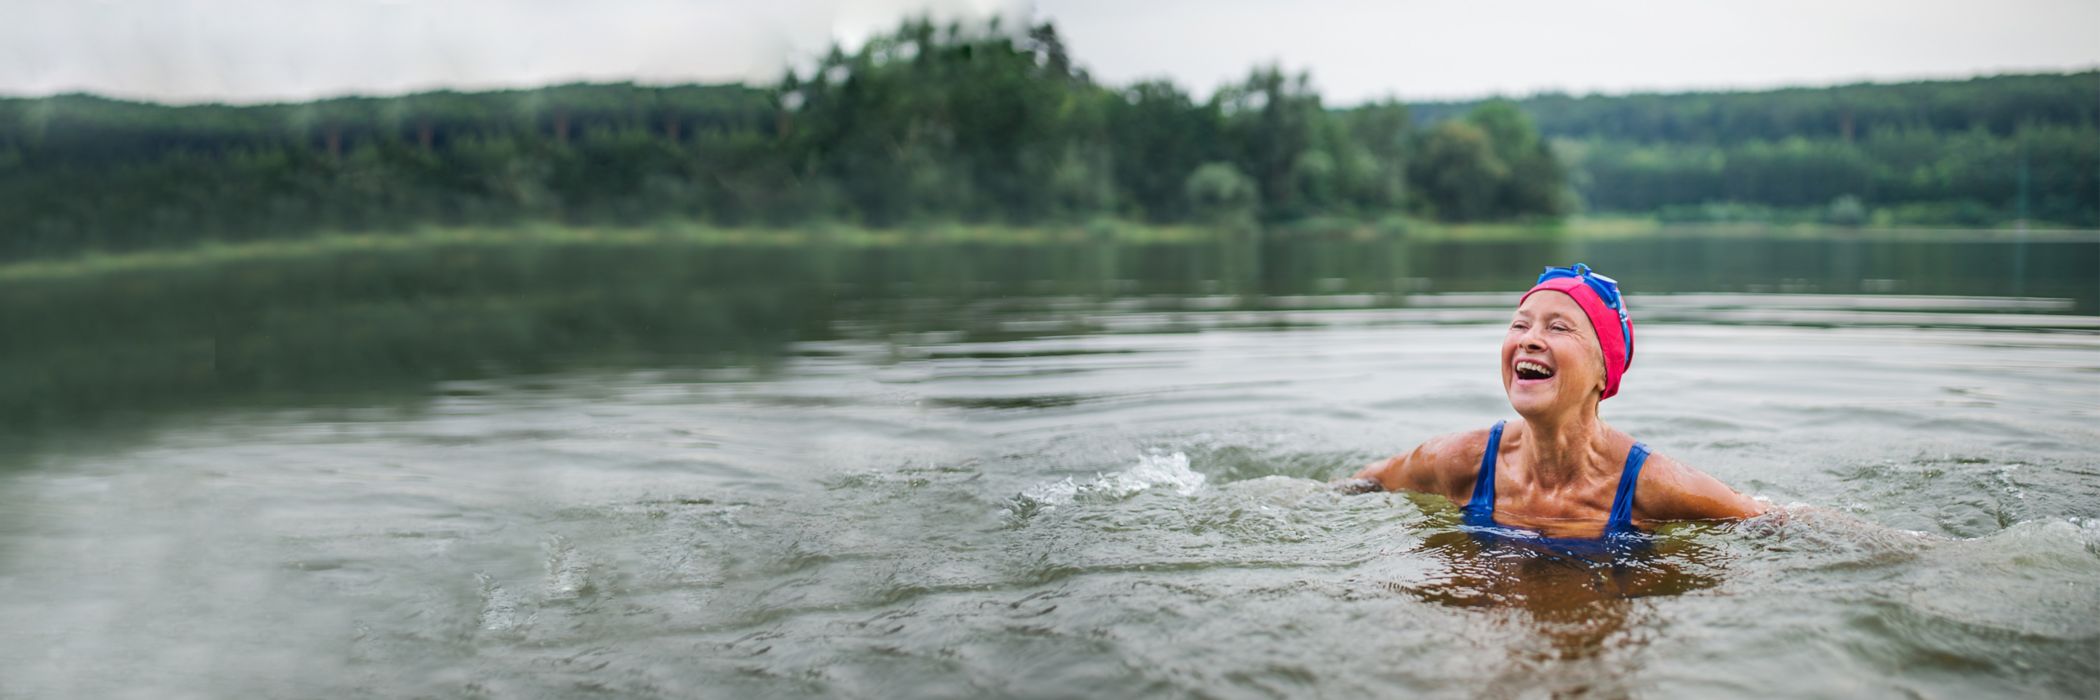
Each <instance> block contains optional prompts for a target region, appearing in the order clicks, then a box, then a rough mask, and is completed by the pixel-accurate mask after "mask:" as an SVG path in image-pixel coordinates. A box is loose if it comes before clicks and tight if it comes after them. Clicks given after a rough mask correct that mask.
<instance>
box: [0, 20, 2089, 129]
mask: <svg viewBox="0 0 2100 700" xmlns="http://www.w3.org/2000/svg"><path fill="white" fill-rule="evenodd" d="M918 14H930V15H932V16H934V17H936V18H941V19H969V20H979V19H982V18H987V17H991V16H993V15H998V16H1002V17H1005V18H1006V21H1007V22H1008V23H1009V25H1010V26H1011V25H1012V24H1014V23H1016V22H1020V21H1044V20H1048V21H1051V22H1054V23H1055V24H1056V25H1057V28H1058V31H1059V32H1060V33H1061V34H1062V35H1063V36H1064V38H1065V43H1066V45H1067V46H1068V47H1069V49H1070V52H1071V54H1072V56H1073V57H1074V58H1075V59H1076V60H1077V61H1078V62H1079V63H1080V65H1081V66H1083V67H1084V68H1086V69H1087V70H1088V71H1089V72H1090V73H1091V74H1092V75H1093V76H1094V77H1095V79H1096V80H1098V81H1100V82H1105V83H1108V84H1111V85H1122V84H1128V83H1130V82H1133V81H1135V80H1139V79H1150V78H1166V79H1169V80H1172V81H1174V82H1175V83H1177V84H1179V85H1181V86H1182V87H1183V88H1185V89H1188V90H1190V91H1192V92H1194V93H1196V94H1197V95H1199V96H1203V95H1208V94H1209V93H1210V92H1211V90H1212V89H1214V88H1216V87H1217V86H1219V85H1221V84H1224V83H1226V82H1228V81H1232V80H1234V79H1237V78H1240V77H1242V76H1245V75H1246V73H1247V71H1248V69H1249V68H1251V67H1253V66H1255V65H1257V64H1264V63H1275V64H1279V65H1281V66H1282V67H1284V68H1285V69H1286V70H1289V71H1292V72H1297V71H1307V72H1310V73H1311V75H1312V77H1313V82H1314V84H1315V85H1316V86H1317V87H1318V88H1319V90H1320V92H1321V93H1322V95H1323V96H1325V97H1326V100H1327V102H1328V103H1329V104H1336V105H1341V104H1351V103H1357V102H1362V101H1365V100H1371V99H1379V98H1385V97H1394V98H1399V99H1404V100H1429V99H1455V98H1472V97H1481V96H1486V95H1526V94H1532V93H1536V92H1541V91H1561V92H1570V93H1577V94H1581V93H1590V92H1604V93H1614V94H1619V93H1627V92H1649V91H1674V90H1687V89H1744V88H1752V89H1754V88H1764V87H1777V86H1785V85H1831V84H1840V83H1850V82H1861V81H1884V82H1885V81H1894V80H1907V79H1921V78H1959V77H1968V76H1973V75H1988V74H1996V73H2007V72H2058V71H2068V70H2080V69H2093V68H2100V1H2096V0H1989V1H1983V0H1908V1H1892V0H1817V1H1804V0H1757V1H1751V2H1742V1H1737V0H1705V1H1695V0H1593V1H1584V2H1576V1H1571V0H1558V1H1544V0H1502V1H1499V2H1459V1H1446V2H1411V1H1407V0H1387V1H1384V2H1376V1H1371V2H1363V1H1356V2H1351V1H1345V0H1297V1H1296V2H1254V1H1252V0H1208V1H1189V0H1033V1H1032V2H1031V1H1029V0H864V1H858V2H855V1H847V0H599V1H597V2H578V1H577V0H0V17H6V18H8V19H7V20H6V21H4V22H0V94H6V95H47V94H53V93H59V92H93V93H99V94H104V95H111V96H116V97H123V98H130V99H148V100H156V101H163V102H177V103H191V102H214V101H225V102H269V101H286V100H305V99H313V98H317V97H329V96H336V95H345V94H377V95H388V94H401V93H405V92H413V91H419V90H429V89H439V88H451V89H465V90H476V89H492V88H510V87H531V86H537V85H548V84H556V83H565V82H575V81H634V82H641V83H650V84H668V83H688V82H725V81H747V82H771V81H773V80H776V79H778V78H779V77H780V76H781V75H782V73H783V71H785V70H786V69H787V67H789V66H795V65H808V64H809V63H810V62H811V61H812V60H813V59H814V57H816V56H818V55H820V54H821V53H822V52H823V51H824V50H825V49H826V47H828V46H829V45H830V44H831V43H832V42H834V41H838V42H843V43H845V44H846V45H848V46H852V45H855V44H858V43H859V42H860V41H863V40H864V39H865V38H866V37H867V36H869V35H870V34H872V33H877V32H881V31H884V30H887V29H889V28H891V27H893V26H894V25H895V24H896V23H897V22H898V21H899V20H901V19H903V18H904V17H907V16H912V15H918Z"/></svg>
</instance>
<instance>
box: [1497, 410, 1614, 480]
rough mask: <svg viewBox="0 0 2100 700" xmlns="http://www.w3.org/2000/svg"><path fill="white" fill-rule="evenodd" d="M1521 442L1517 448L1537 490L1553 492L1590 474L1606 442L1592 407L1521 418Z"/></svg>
mask: <svg viewBox="0 0 2100 700" xmlns="http://www.w3.org/2000/svg"><path fill="white" fill-rule="evenodd" d="M1524 426H1525V433H1524V441H1523V442H1522V443H1521V444H1519V445H1518V449H1519V450H1520V451H1522V452H1523V453H1524V464H1525V466H1526V467H1527V468H1528V469H1529V471H1530V472H1531V475H1532V478H1533V480H1534V481H1536V482H1537V484H1538V486H1539V487H1540V488H1544V489H1548V490H1551V489H1555V488H1559V487H1561V486H1564V485H1567V484H1569V483H1573V482H1575V481H1577V480H1579V479H1582V478H1583V477H1585V476H1587V475H1589V473H1590V472H1592V471H1594V469H1593V467H1592V466H1591V463H1592V462H1594V461H1595V458H1596V457H1597V455H1600V454H1603V453H1604V452H1605V450H1604V449H1602V448H1603V447H1604V445H1605V443H1606V442H1607V439H1606V434H1607V433H1608V432H1609V429H1608V428H1606V427H1605V425H1604V421H1603V420H1602V419H1599V418H1598V417H1597V410H1596V404H1590V405H1589V406H1588V407H1585V410H1582V411H1579V412H1577V413H1575V414H1574V415H1569V416H1555V417H1552V418H1534V417H1531V416H1525V417H1524Z"/></svg>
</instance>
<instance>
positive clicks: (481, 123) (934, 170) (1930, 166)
mask: <svg viewBox="0 0 2100 700" xmlns="http://www.w3.org/2000/svg"><path fill="white" fill-rule="evenodd" d="M2096 86H2100V73H2081V74H2075V75H2062V76H2010V77H2000V78H1988V79H1978V80H1970V81H1956V82H1940V83H1913V84H1906V85H1890V86H1872V85H1869V86H1847V87H1841V88H1829V89H1802V90H1782V91H1772V92H1760V93H1713V94H1686V95H1635V96H1624V97H1598V96H1589V97H1567V96H1558V95H1542V96H1536V97H1532V98H1527V99H1524V100H1519V101H1507V100H1493V101H1485V102H1476V103H1433V104H1419V105H1405V104H1401V103H1398V102H1395V101H1382V102H1373V103H1369V104H1363V105H1356V106H1349V107H1336V106H1332V105H1328V104H1326V103H1325V102H1324V101H1323V99H1322V98H1321V96H1320V94H1319V93H1318V91H1317V90H1316V89H1314V87H1313V84H1312V82H1311V79H1310V77H1309V76H1307V75H1305V74H1303V73H1298V74H1291V73H1287V72H1285V71H1283V70H1282V69H1280V68H1278V67H1274V66H1262V67H1257V68H1255V69H1253V70H1251V71H1250V72H1249V74H1248V75H1247V76H1246V77H1245V78H1244V79H1242V80H1239V81H1236V82H1234V83H1232V84H1229V85H1226V86H1223V87H1221V88H1219V89H1218V90H1216V91H1214V92H1213V93H1212V94H1211V95H1209V96H1208V97H1206V98H1199V97H1197V96H1196V95H1194V94H1192V93H1191V92H1189V91H1188V90H1186V89H1184V88H1183V87H1181V86H1178V85H1175V84H1173V83H1171V82H1167V81H1161V80H1154V81H1144V82H1139V83H1135V84H1131V85H1125V86H1110V85H1104V84H1101V83H1099V82H1097V81H1095V80H1094V79H1092V77H1091V76H1089V75H1088V74H1087V72H1086V71H1085V70H1084V69H1083V68H1081V67H1080V66H1079V64H1078V63H1077V62H1076V61H1075V60H1074V59H1073V57H1072V56H1070V55H1069V54H1068V52H1067V50H1066V48H1065V46H1064V42H1063V40H1062V38H1061V37H1060V36H1059V35H1058V33H1057V31H1056V28H1055V27H1054V26H1052V25H1049V24H1040V25H1034V26H1024V27H1018V28H1006V27H1002V26H1000V25H998V24H996V23H993V24H989V25H978V26H964V25H959V24H948V25H936V24H934V23H933V22H930V21H927V20H923V19H922V20H911V21H907V22H905V23H903V24H902V25H901V26H899V27H898V28H897V29H896V30H895V31H892V32H890V33H888V34H885V35H882V36H878V37H875V38H873V39H871V40H869V41H868V42H866V43H864V44H862V45H861V46H859V47H856V48H854V49H853V50H851V51H848V50H846V49H845V48H844V47H837V46H835V47H833V48H832V49H831V50H830V51H829V52H828V53H826V54H825V55H824V56H822V57H820V58H819V59H818V60H816V61H814V62H813V65H809V66H806V67H802V68H800V69H798V70H794V71H791V72H789V73H788V74H787V75H786V76H785V77H784V78H783V79H782V80H780V81H779V82H778V83H776V84H773V85H765V86H748V85H688V86H669V87H649V86H636V85H626V84H612V85H565V86H557V87H549V88H544V89H536V90H513V91H495V92H480V93H458V92H432V93H423V94H416V95H408V96H403V97H389V98H371V97H348V98H339V99H330V100H321V101H315V102H307V103H298V104H270V105H245V106H232V105H191V106H169V105H158V104H147V103H137V102H126V101H119V100H111V99H105V98H99V97H93V96H86V95H64V96H57V97H49V98H35V99H0V258H6V259H18V258H23V257H32V256H39V255H54V254H67V253H73V252H78V251H82V250H122V249H132V248H140V247H156V246H170V245H183V244H188V243H192V242H195V241H199V240H206V239H210V240H239V239H245V238H255V237H271V236H298V235H304V234H308V233H311V232H314V231H320V230H386V229H390V228H399V227H405V226H414V225H418V224H425V223H435V224H453V225H459V224H502V223H507V222H514V221H520V220H553V221H561V222H568V223H575V224H596V223H619V224H640V223H647V222H650V221H655V220H661V219H679V220H697V221H705V222H710V223H714V224H718V225H724V226H752V225H763V226H792V225H799V224H803V223H807V222H838V223H844V224H851V225H861V226H873V227H900V226H911V225H914V224H917V223H924V222H935V221H965V222H990V223H1009V224H1016V225H1034V224H1044V223H1080V222H1089V221H1093V220H1097V219H1101V218H1117V219H1128V220H1137V221H1148V222H1201V223H1217V224H1230V225H1270V226H1275V225H1292V224H1297V223H1302V222H1309V221H1326V220H1340V221H1348V222H1378V221H1383V220H1390V219H1435V220H1444V221H1483V220H1511V219H1551V218H1555V217H1559V216H1562V215H1564V214H1567V213H1570V212H1573V211H1579V210H1585V209H1587V210H1591V211H1604V212H1636V213H1644V214H1655V215H1659V216H1663V217H1665V218H1678V219H1701V218H1705V219H1716V218H1730V217H1757V216H1773V215H1789V216H1814V217H1828V218H1831V219H1832V220H1836V221H1839V222H1841V223H1846V222H1852V223H1857V222H1860V221H1865V220H1870V219H1875V218H1876V217H1879V218H1880V219H1885V220H1892V221H1898V222H1928V223H1958V224H1966V225H1989V224H1993V223H1998V222H2001V221H2004V220H2007V219H2010V218H2014V217H2016V216H2020V215H2025V216H2027V217H2029V218H2033V219H2037V220H2043V221H2052V222H2059V223H2065V224H2072V225H2086V226H2090V225H2100V139H2096V138H2095V134H2096V126H2095V124H2096V117H2095V111H2096V102H2100V100H2096V99H2095V96H2096V94H2100V88H2096ZM1803 212H1806V213H1805V214H1804V213H1803ZM1775 213H1776V214H1775Z"/></svg>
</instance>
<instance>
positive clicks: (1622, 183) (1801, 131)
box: [1414, 71, 2100, 227]
mask: <svg viewBox="0 0 2100 700" xmlns="http://www.w3.org/2000/svg"><path fill="white" fill-rule="evenodd" d="M1517 105H1518V107H1519V108H1520V109H1522V110H1523V111H1524V112H1525V113H1526V114H1528V115H1530V116H1531V117H1532V118H1533V119H1534V121H1535V123H1536V124H1537V125H1538V129H1539V131H1540V133H1541V134H1543V135H1544V136H1546V137H1547V138H1548V139H1549V140H1551V141H1553V142H1554V143H1555V147H1556V152H1558V153H1560V154H1561V155H1562V156H1563V158H1564V160H1565V162H1566V163H1567V164H1568V167H1569V168H1570V170H1571V171H1573V173H1574V176H1573V177H1574V179H1575V181H1576V187H1577V190H1578V192H1579V194H1580V196H1581V199H1582V200H1583V201H1582V205H1583V206H1584V208H1586V209H1588V210H1591V211H1606V212H1642V213H1659V214H1661V215H1663V216H1664V217H1665V218H1678V219H1729V218H1758V217H1766V218H1769V217H1773V216H1786V215H1788V214H1793V215H1796V216H1803V215H1806V216H1818V215H1821V216H1825V217H1828V218H1830V219H1831V220H1834V221H1837V222H1839V223H1856V222H1858V219H1860V218H1862V217H1867V216H1873V215H1879V216H1880V217H1881V218H1882V219H1883V220H1884V222H1885V223H1896V224H1924V225H1955V226H1990V225H1995V224H2001V223H2004V222H2007V221H2011V220H2016V219H2022V218H2025V219H2031V220H2035V221H2039V222H2044V223H2050V224H2056V225H2070V226H2081V227H2096V226H2100V71H2086V72H2080V73H2071V74H2062V75H2010V76H1996V77H1984V78H1973V79H1968V80H1953V81H1935V82H1913V83H1900V84H1861V85H1843V86H1837V87H1829V88H1789V89H1782V90H1770V91H1762V92H1713V93H1679V94H1637V95H1625V96H1599V95H1590V96H1581V97H1576V96H1569V95H1563V94H1547V95H1538V96H1533V97H1530V98H1526V99H1523V100H1519V101H1518V102H1517ZM1477 106H1478V103H1467V102H1451V103H1435V104H1418V105H1414V109H1415V111H1416V114H1417V115H1418V116H1420V117H1422V118H1424V119H1425V120H1430V121H1434V120H1438V119H1448V118H1454V117H1457V116H1459V115H1463V114H1464V113H1465V112H1466V111H1467V110H1470V109H1473V108H1475V107H1477Z"/></svg>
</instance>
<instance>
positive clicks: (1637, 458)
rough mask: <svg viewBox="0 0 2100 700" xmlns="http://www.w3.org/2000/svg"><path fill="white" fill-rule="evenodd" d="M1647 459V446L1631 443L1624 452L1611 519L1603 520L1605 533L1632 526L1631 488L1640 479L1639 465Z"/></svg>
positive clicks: (1622, 530)
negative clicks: (1631, 447)
mask: <svg viewBox="0 0 2100 700" xmlns="http://www.w3.org/2000/svg"><path fill="white" fill-rule="evenodd" d="M1647 461H1648V446H1647V445H1644V444H1641V443H1638V442H1636V443H1633V449H1632V450H1629V451H1628V452H1627V453H1626V468H1624V469H1622V470H1620V471H1619V492H1618V493H1617V494H1616V495H1613V496H1612V498H1611V519H1609V520H1607V521H1605V523H1604V531H1605V532H1606V533H1613V532H1627V531H1631V530H1633V529H1634V527H1633V488H1634V486H1635V485H1636V484H1638V483H1640V480H1641V465H1642V464H1643V463H1646V462H1647Z"/></svg>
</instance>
